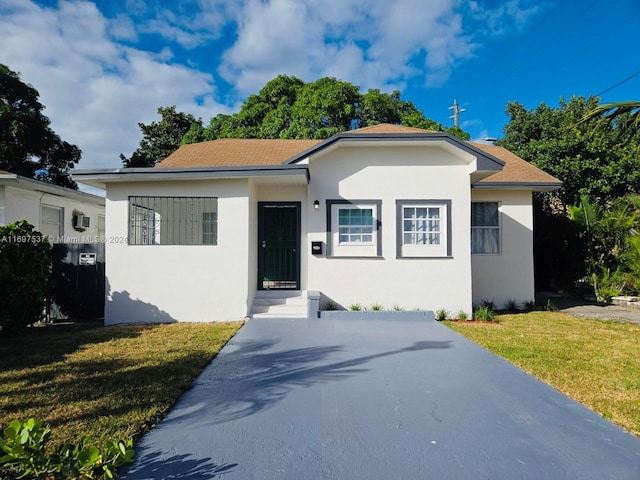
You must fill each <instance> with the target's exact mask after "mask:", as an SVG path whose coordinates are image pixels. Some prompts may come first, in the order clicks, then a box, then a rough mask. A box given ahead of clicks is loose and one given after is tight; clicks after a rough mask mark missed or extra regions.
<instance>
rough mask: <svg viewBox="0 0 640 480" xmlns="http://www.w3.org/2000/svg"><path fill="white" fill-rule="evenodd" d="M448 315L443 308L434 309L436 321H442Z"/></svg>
mask: <svg viewBox="0 0 640 480" xmlns="http://www.w3.org/2000/svg"><path fill="white" fill-rule="evenodd" d="M448 316H449V312H448V311H447V310H445V309H444V308H440V309H438V310H436V320H437V321H439V322H442V321H444V320H446V319H447V317H448Z"/></svg>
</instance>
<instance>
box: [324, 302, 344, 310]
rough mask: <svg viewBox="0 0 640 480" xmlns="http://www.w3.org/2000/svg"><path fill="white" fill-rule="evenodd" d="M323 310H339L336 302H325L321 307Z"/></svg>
mask: <svg viewBox="0 0 640 480" xmlns="http://www.w3.org/2000/svg"><path fill="white" fill-rule="evenodd" d="M322 309H323V310H328V311H332V310H340V305H338V304H337V303H336V302H334V301H333V300H327V301H326V302H325V303H324V305H323V307H322Z"/></svg>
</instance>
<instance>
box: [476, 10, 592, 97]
mask: <svg viewBox="0 0 640 480" xmlns="http://www.w3.org/2000/svg"><path fill="white" fill-rule="evenodd" d="M599 1H600V0H594V1H593V2H591V3H589V5H587V7H586V8H585V9H584V10H582V11H581V12H580V13H579V14H578V15H576V16H575V17H573V19H572V20H571V21H569V22H566V23H565V24H564V26H563V28H562V29H561V30H559V31H558V32H557V33H556V34H555V35H553V36H551V37H549V38H548V39H547V41H546V42H545V43H543V44H542V46H540V47H539V48H538V49H537V50H536V51H535V52H533V53H531V54H529V55H527V56H526V58H525V59H524V61H523V62H521V63H520V64H518V65H517V66H516V67H515V68H510V69H509V71H508V72H507V73H506V74H505V75H503V76H502V77H500V79H499V80H498V81H497V82H495V83H493V85H491V86H490V87H489V88H488V89H487V90H486V92H485V93H489V92H491V91H493V90H495V89H496V88H497V87H498V86H499V85H501V84H502V83H504V82H505V80H507V78H509V77H511V76H513V74H514V72H516V71H518V70H520V69H521V68H522V67H523V66H524V65H526V64H527V63H529V62H530V61H531V60H533V58H534V57H536V56H537V55H538V54H539V53H540V52H541V51H542V50H544V49H545V48H547V47H548V46H549V45H550V44H551V43H553V42H555V40H556V38H558V37H559V36H561V35H563V34H566V33H567V30H568V28H569V27H570V26H573V24H575V23H576V22H577V21H578V20H579V19H580V18H581V17H583V16H584V15H585V14H586V13H587V12H588V11H589V10H591V9H592V7H593V6H594V5H595V4H596V3H598V2H599ZM546 18H547V17H545V19H546ZM537 25H538V24H536V26H537Z"/></svg>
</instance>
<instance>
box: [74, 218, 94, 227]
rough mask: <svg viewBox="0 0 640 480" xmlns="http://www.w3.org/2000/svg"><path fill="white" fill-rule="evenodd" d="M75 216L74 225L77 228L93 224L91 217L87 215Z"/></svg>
mask: <svg viewBox="0 0 640 480" xmlns="http://www.w3.org/2000/svg"><path fill="white" fill-rule="evenodd" d="M74 218H75V223H74V225H73V226H74V227H75V228H89V225H90V224H91V219H90V218H89V217H87V216H85V215H77V216H76V217H74Z"/></svg>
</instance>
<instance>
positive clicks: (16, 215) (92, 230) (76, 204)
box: [0, 185, 105, 243]
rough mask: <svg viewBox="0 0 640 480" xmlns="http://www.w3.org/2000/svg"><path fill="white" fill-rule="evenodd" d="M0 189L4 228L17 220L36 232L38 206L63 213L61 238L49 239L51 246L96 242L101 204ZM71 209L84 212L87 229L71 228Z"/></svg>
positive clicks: (0, 222) (39, 193) (18, 189)
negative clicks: (24, 221)
mask: <svg viewBox="0 0 640 480" xmlns="http://www.w3.org/2000/svg"><path fill="white" fill-rule="evenodd" d="M0 189H4V194H3V195H0V197H3V199H1V200H0V211H2V212H3V215H2V214H0V224H2V225H6V224H8V223H13V222H17V221H18V220H26V221H28V222H29V223H31V224H32V225H34V227H35V228H36V230H38V231H39V230H40V216H41V211H42V205H50V206H52V207H62V208H63V211H64V224H63V233H62V238H57V239H53V243H76V242H77V243H94V242H95V241H97V236H98V216H102V215H105V207H104V206H103V205H96V204H93V203H88V202H83V201H80V200H76V199H71V198H65V197H61V196H58V195H52V194H49V193H43V192H37V191H32V190H25V189H22V188H15V187H11V186H8V185H6V186H4V187H1V186H0ZM3 207H4V208H3ZM74 210H77V211H79V212H82V213H84V214H85V215H86V216H88V217H89V218H90V219H91V223H90V226H89V228H87V229H85V230H84V231H82V232H80V231H77V230H75V229H74V228H73V211H74ZM2 217H4V218H2Z"/></svg>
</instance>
